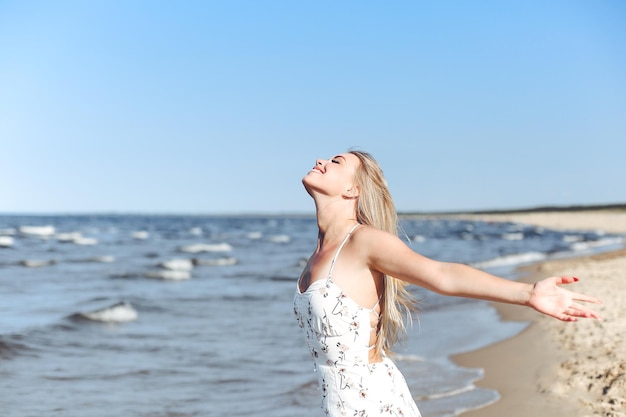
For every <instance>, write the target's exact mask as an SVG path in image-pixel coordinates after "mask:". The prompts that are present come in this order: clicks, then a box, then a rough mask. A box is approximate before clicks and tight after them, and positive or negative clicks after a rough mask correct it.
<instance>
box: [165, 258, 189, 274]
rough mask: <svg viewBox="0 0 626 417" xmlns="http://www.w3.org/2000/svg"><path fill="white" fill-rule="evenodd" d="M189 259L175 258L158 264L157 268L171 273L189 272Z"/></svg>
mask: <svg viewBox="0 0 626 417" xmlns="http://www.w3.org/2000/svg"><path fill="white" fill-rule="evenodd" d="M193 265H194V264H193V262H192V260H191V259H183V258H175V259H169V260H167V261H163V262H159V264H158V266H160V267H161V268H165V269H169V270H172V271H191V270H192V269H193Z"/></svg>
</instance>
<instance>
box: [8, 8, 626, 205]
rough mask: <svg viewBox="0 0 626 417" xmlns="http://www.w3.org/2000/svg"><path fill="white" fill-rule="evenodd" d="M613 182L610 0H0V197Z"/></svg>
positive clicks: (95, 201) (107, 201) (620, 93)
mask: <svg viewBox="0 0 626 417" xmlns="http://www.w3.org/2000/svg"><path fill="white" fill-rule="evenodd" d="M350 147H358V148H360V149H363V150H367V151H369V152H371V153H372V154H373V155H374V156H375V157H376V158H377V159H378V160H379V162H380V163H381V165H382V166H383V169H384V171H385V174H386V177H387V180H388V182H389V184H390V188H391V192H392V195H393V196H394V198H395V201H396V205H397V208H398V209H399V210H401V211H430V210H470V209H505V208H519V207H533V206H538V205H569V204H604V203H618V202H626V2H624V1H621V0H614V1H607V0H597V1H588V0H581V1H577V0H554V1H545V0H540V1H535V0H529V1H501V0H499V1H435V0H432V1H303V0H299V1H296V0H290V1H288V0H284V1H257V0H250V1H239V0H224V1H208V0H207V1H154V0H151V1H140V0H134V1H125V0H119V1H116V0H111V1H104V0H102V1H100V0H94V1H82V0H77V1H64V0H55V1H36V0H29V1H22V0H14V1H5V0H0V212H59V213H68V212H77V213H82V212H130V213H137V212H140V213H206V214H218V213H219V214H221V213H257V212H260V213H293V212H295V213H312V212H313V204H312V201H311V200H310V197H309V196H308V195H307V194H306V192H305V191H304V189H303V188H302V185H301V182H300V180H301V178H302V176H304V175H305V174H306V172H307V171H308V170H309V169H310V168H311V167H312V166H313V164H314V161H315V158H317V157H330V156H332V155H334V154H337V153H341V152H344V151H346V150H347V149H348V148H350Z"/></svg>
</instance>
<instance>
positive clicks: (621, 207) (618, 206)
mask: <svg viewBox="0 0 626 417" xmlns="http://www.w3.org/2000/svg"><path fill="white" fill-rule="evenodd" d="M580 211H626V203H615V204H593V205H581V204H578V205H569V206H537V207H525V208H524V207H523V208H511V209H491V210H461V211H423V212H420V211H414V212H398V215H399V216H402V217H404V216H456V215H461V214H472V215H473V214H523V213H550V212H580Z"/></svg>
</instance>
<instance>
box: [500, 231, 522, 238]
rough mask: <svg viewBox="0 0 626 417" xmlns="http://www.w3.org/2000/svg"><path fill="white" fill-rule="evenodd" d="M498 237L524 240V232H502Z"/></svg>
mask: <svg viewBox="0 0 626 417" xmlns="http://www.w3.org/2000/svg"><path fill="white" fill-rule="evenodd" d="M500 237H502V239H504V240H524V233H522V232H515V233H503V234H502V235H501V236H500Z"/></svg>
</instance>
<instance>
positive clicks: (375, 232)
mask: <svg viewBox="0 0 626 417" xmlns="http://www.w3.org/2000/svg"><path fill="white" fill-rule="evenodd" d="M352 240H353V241H354V243H356V244H357V245H359V246H360V245H364V246H372V247H375V246H379V244H381V243H387V244H388V243H392V242H397V243H400V242H401V241H400V239H399V238H398V236H396V235H394V234H392V233H389V232H386V231H384V230H380V229H377V228H375V227H372V226H368V225H365V224H363V225H361V226H359V227H357V228H356V230H355V231H354V232H353V233H352Z"/></svg>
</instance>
